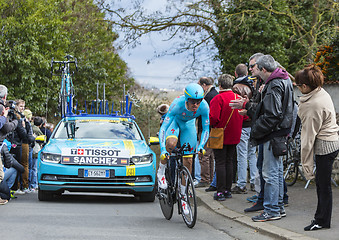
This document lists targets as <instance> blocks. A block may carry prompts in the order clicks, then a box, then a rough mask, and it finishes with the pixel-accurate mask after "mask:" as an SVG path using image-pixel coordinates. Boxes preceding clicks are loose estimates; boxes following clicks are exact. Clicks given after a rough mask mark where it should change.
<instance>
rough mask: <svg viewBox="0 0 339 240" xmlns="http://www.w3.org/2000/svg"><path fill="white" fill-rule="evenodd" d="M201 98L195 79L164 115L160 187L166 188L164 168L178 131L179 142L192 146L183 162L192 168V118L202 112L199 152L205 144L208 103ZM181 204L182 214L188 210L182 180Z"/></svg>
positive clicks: (194, 129) (207, 124)
mask: <svg viewBox="0 0 339 240" xmlns="http://www.w3.org/2000/svg"><path fill="white" fill-rule="evenodd" d="M203 98H204V90H203V89H202V87H201V86H199V85H198V84H196V83H191V84H189V85H187V86H186V88H185V95H183V96H179V97H177V98H176V99H175V100H174V101H173V102H172V104H171V106H170V108H169V111H168V112H167V115H166V118H165V120H164V122H163V124H162V125H161V128H160V131H159V141H160V151H161V154H160V163H159V169H158V173H157V177H158V184H159V187H160V188H161V189H166V188H167V182H166V178H165V169H166V164H167V160H168V159H169V155H170V153H171V152H172V151H173V150H174V149H175V147H176V145H177V142H178V136H179V133H180V143H181V144H184V143H186V144H189V145H190V146H191V150H190V151H187V152H185V154H188V155H185V156H184V158H183V164H184V166H185V167H187V169H188V170H189V172H192V160H193V153H194V152H195V150H196V149H195V147H196V145H197V131H196V127H195V119H196V118H197V117H199V116H201V119H202V128H203V129H202V134H201V141H200V144H199V146H198V147H197V152H198V153H199V154H204V153H205V150H204V148H203V147H204V146H205V144H206V142H207V140H208V136H209V124H210V123H209V107H208V104H207V102H206V101H205V100H204V99H203ZM181 195H182V201H181V202H182V206H183V210H184V213H185V214H188V211H189V210H188V209H187V208H186V206H187V202H186V196H185V182H182V185H181Z"/></svg>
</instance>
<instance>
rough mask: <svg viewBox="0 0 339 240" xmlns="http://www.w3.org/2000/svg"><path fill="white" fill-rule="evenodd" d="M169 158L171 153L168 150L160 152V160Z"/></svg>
mask: <svg viewBox="0 0 339 240" xmlns="http://www.w3.org/2000/svg"><path fill="white" fill-rule="evenodd" d="M168 158H169V153H168V152H167V151H163V152H162V153H161V154H160V160H165V159H168Z"/></svg>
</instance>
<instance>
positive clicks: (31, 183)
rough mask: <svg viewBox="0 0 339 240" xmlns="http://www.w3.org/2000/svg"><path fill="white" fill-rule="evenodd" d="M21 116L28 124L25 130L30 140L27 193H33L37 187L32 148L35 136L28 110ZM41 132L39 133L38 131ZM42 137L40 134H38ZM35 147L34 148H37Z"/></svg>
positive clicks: (35, 166) (30, 114)
mask: <svg viewBox="0 0 339 240" xmlns="http://www.w3.org/2000/svg"><path fill="white" fill-rule="evenodd" d="M23 114H24V115H25V117H26V119H27V120H28V122H27V123H26V130H27V134H28V138H29V139H30V141H29V158H28V163H29V164H28V191H27V192H34V191H35V188H36V187H37V183H36V181H37V180H36V178H37V176H36V174H37V165H36V164H37V161H36V160H37V159H33V148H34V147H35V144H36V142H35V138H36V137H37V135H35V134H34V132H33V127H32V124H31V123H32V112H31V110H29V109H25V110H24V111H23ZM40 132H41V131H40ZM40 135H42V134H40ZM38 146H39V145H37V146H36V147H38Z"/></svg>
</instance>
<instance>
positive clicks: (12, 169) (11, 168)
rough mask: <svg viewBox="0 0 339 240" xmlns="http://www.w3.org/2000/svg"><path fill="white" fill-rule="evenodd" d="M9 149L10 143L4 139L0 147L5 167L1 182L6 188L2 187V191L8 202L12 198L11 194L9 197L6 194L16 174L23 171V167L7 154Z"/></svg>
mask: <svg viewBox="0 0 339 240" xmlns="http://www.w3.org/2000/svg"><path fill="white" fill-rule="evenodd" d="M10 148H11V143H10V142H8V141H6V139H5V140H4V143H3V144H2V145H1V149H0V151H1V157H2V159H3V165H4V167H5V168H4V169H5V174H4V178H3V182H4V183H5V184H6V185H7V187H6V186H5V187H4V186H3V187H2V191H3V192H4V193H5V195H6V197H7V199H8V200H9V199H10V198H11V197H12V195H11V194H10V196H7V194H9V191H10V188H11V187H12V186H13V184H14V182H15V179H16V176H17V172H19V173H23V172H24V171H25V169H24V167H23V166H22V165H21V164H20V163H18V161H17V160H16V159H15V158H13V156H12V155H11V154H10V153H9V150H10ZM0 191H1V190H0Z"/></svg>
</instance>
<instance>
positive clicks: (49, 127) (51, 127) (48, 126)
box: [46, 123, 54, 133]
mask: <svg viewBox="0 0 339 240" xmlns="http://www.w3.org/2000/svg"><path fill="white" fill-rule="evenodd" d="M46 127H47V129H49V131H50V132H51V133H52V132H53V131H54V124H53V123H46Z"/></svg>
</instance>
